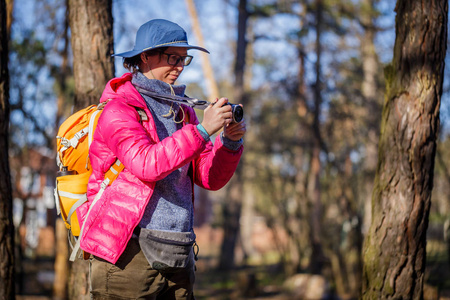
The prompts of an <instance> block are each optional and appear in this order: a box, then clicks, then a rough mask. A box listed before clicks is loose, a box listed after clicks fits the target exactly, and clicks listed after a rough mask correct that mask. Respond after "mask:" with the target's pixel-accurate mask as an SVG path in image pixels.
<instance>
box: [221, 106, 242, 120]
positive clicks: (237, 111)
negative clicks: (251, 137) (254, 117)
mask: <svg viewBox="0 0 450 300" xmlns="http://www.w3.org/2000/svg"><path fill="white" fill-rule="evenodd" d="M224 105H231V112H232V114H233V122H232V123H239V122H240V121H242V119H243V118H244V109H243V108H242V106H240V105H238V104H232V103H226V104H224Z"/></svg>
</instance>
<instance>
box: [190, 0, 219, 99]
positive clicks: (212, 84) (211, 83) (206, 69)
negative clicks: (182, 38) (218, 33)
mask: <svg viewBox="0 0 450 300" xmlns="http://www.w3.org/2000/svg"><path fill="white" fill-rule="evenodd" d="M185 1H186V6H187V8H188V12H189V16H190V17H191V21H192V30H193V31H194V35H195V37H196V38H197V41H198V45H199V46H201V47H204V46H205V42H204V41H203V34H202V30H201V28H200V22H199V21H198V16H197V10H196V8H195V3H194V0H185ZM200 55H201V56H202V60H203V62H202V69H203V74H204V75H205V79H206V83H207V86H208V99H210V101H213V100H214V99H215V98H217V97H219V88H218V87H217V82H216V79H215V78H214V71H213V69H212V66H211V61H210V60H209V56H208V53H205V52H203V51H200Z"/></svg>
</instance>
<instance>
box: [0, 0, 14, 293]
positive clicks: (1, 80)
mask: <svg viewBox="0 0 450 300" xmlns="http://www.w3.org/2000/svg"><path fill="white" fill-rule="evenodd" d="M6 19H7V12H6V2H5V1H4V0H1V1H0V22H1V23H0V149H2V151H0V299H14V298H15V297H14V225H13V221H12V187H11V177H10V172H9V158H8V130H9V72H8V41H9V36H8V34H7V23H6Z"/></svg>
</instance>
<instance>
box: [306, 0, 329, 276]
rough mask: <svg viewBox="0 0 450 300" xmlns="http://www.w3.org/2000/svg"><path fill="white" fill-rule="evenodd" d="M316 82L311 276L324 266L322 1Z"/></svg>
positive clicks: (319, 4)
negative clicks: (321, 121) (321, 120)
mask: <svg viewBox="0 0 450 300" xmlns="http://www.w3.org/2000/svg"><path fill="white" fill-rule="evenodd" d="M316 5H317V7H316V56H317V60H316V65H315V68H316V82H315V86H314V116H313V122H312V126H311V129H312V134H313V135H312V138H313V149H312V152H311V162H310V170H309V179H308V191H307V192H308V198H309V201H310V202H311V211H310V214H309V218H310V219H309V224H310V228H311V230H310V243H311V247H312V252H311V257H310V265H309V271H310V272H311V273H313V274H320V273H321V272H322V269H323V265H324V259H325V256H324V252H323V247H322V241H321V239H322V228H321V227H322V225H321V224H322V210H323V208H322V202H321V193H320V171H321V168H322V166H321V161H320V151H321V150H322V147H321V146H322V138H321V133H320V113H321V106H322V96H321V93H322V82H321V76H322V75H321V68H322V65H321V57H322V42H321V40H320V39H321V36H322V28H321V26H322V13H323V11H322V9H323V7H322V1H321V0H317V1H316Z"/></svg>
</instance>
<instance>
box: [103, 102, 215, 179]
mask: <svg viewBox="0 0 450 300" xmlns="http://www.w3.org/2000/svg"><path fill="white" fill-rule="evenodd" d="M138 120H139V118H138V113H137V111H136V110H135V109H134V108H133V107H131V106H130V105H128V104H126V103H123V102H122V101H111V103H108V105H107V106H106V107H105V111H104V112H103V113H102V116H101V117H100V120H99V123H98V125H97V130H96V134H97V133H98V134H99V135H101V136H100V137H99V138H101V139H102V140H103V141H104V143H105V144H106V146H107V147H108V148H109V149H110V150H111V151H112V153H114V155H115V156H116V157H117V158H118V159H119V160H120V161H121V162H122V163H123V164H124V166H125V168H126V169H128V170H129V171H130V172H131V173H133V174H134V175H135V176H136V177H138V178H139V179H141V180H143V181H158V180H160V179H162V178H164V177H165V176H167V175H168V174H169V173H171V172H172V171H174V170H176V169H178V168H179V167H180V166H183V165H185V164H187V163H189V162H190V161H192V160H194V159H195V158H197V157H199V155H200V154H201V153H202V151H203V150H204V149H205V148H206V145H207V142H206V141H205V140H204V139H203V138H202V137H201V135H200V133H199V132H198V130H197V129H196V127H195V126H194V125H192V124H190V125H186V126H184V127H183V128H182V129H180V130H178V131H176V132H175V133H174V134H173V135H172V136H170V137H168V138H165V139H164V140H163V141H159V140H158V137H157V135H156V132H153V133H154V134H153V136H151V133H150V134H149V133H148V132H147V130H145V129H144V127H143V126H142V125H141V124H140V123H139V121H138ZM149 122H152V120H150V121H149ZM152 124H153V123H152ZM148 126H151V125H148ZM153 126H154V125H153ZM149 132H152V130H149ZM104 169H106V166H104Z"/></svg>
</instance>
